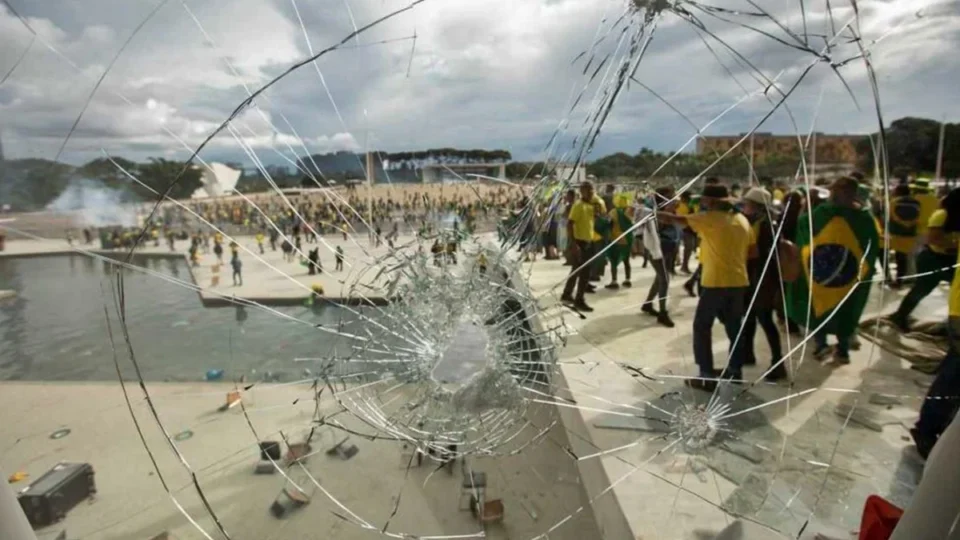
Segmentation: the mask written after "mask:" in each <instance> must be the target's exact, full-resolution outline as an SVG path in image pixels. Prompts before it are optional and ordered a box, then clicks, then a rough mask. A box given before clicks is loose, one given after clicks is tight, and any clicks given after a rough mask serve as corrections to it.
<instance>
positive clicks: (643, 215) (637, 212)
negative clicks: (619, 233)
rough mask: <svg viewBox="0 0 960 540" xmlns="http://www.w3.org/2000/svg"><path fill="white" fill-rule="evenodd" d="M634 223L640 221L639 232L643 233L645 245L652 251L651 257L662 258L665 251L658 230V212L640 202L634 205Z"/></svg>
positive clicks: (648, 250) (654, 258)
mask: <svg viewBox="0 0 960 540" xmlns="http://www.w3.org/2000/svg"><path fill="white" fill-rule="evenodd" d="M633 215H634V216H635V218H634V219H635V220H636V221H634V223H640V224H641V225H640V226H639V227H637V231H638V233H639V234H642V235H643V247H644V249H646V250H647V252H649V253H650V258H651V259H653V260H655V261H656V260H660V259H662V258H663V251H661V249H660V233H659V232H658V231H657V218H656V213H655V212H654V211H653V210H651V209H650V208H648V207H647V206H646V205H643V204H639V205H637V206H635V207H634V212H633Z"/></svg>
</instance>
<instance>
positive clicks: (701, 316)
mask: <svg viewBox="0 0 960 540" xmlns="http://www.w3.org/2000/svg"><path fill="white" fill-rule="evenodd" d="M733 202H734V201H733V199H732V198H731V197H730V191H729V190H728V189H727V187H726V186H724V185H722V184H711V185H706V186H704V188H703V193H702V195H701V196H700V205H701V207H702V208H703V210H705V211H703V212H700V213H697V214H690V215H688V216H686V217H681V216H676V215H673V216H666V217H667V218H668V219H671V220H673V221H674V222H676V223H679V224H681V225H686V226H688V227H690V228H691V229H693V231H694V232H695V233H697V236H699V237H700V265H701V267H702V274H701V277H700V280H701V281H700V300H699V301H698V302H697V311H696V313H695V314H694V317H693V357H694V361H695V362H696V363H697V366H698V367H699V369H700V378H698V379H688V380H687V381H686V384H687V386H689V387H691V388H695V389H697V390H705V391H708V392H712V391H713V390H715V389H716V386H717V383H716V380H715V379H716V378H717V376H718V375H722V376H724V377H728V378H732V379H741V378H742V377H743V371H742V370H743V362H744V350H745V347H744V343H743V340H741V339H739V337H740V327H741V325H742V320H743V314H744V298H745V297H746V291H747V287H748V286H749V285H750V278H749V277H748V274H747V259H748V257H749V255H750V253H751V250H752V251H753V252H754V253H755V252H756V238H755V236H754V232H753V228H752V227H750V222H749V221H748V220H747V218H746V217H744V215H743V214H741V213H739V212H735V211H734V208H733ZM716 319H719V320H720V322H721V323H723V327H724V330H725V331H726V334H727V338H728V339H729V340H730V344H731V351H730V363H729V365H727V367H726V368H725V369H724V371H723V373H718V372H717V371H716V370H715V369H714V367H713V331H712V328H713V322H714V320H716ZM734 344H736V346H734Z"/></svg>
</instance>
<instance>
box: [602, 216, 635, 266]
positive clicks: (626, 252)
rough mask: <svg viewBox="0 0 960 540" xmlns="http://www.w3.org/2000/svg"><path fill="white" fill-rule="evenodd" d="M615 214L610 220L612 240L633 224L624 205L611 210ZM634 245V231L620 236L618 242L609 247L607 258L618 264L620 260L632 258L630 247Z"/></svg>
mask: <svg viewBox="0 0 960 540" xmlns="http://www.w3.org/2000/svg"><path fill="white" fill-rule="evenodd" d="M611 213H612V214H613V215H612V216H611V217H612V219H611V220H610V224H611V231H610V242H613V241H614V240H616V239H617V238H618V237H619V236H620V235H621V234H623V232H624V231H627V230H629V229H630V227H632V226H633V223H632V222H631V220H630V218H629V217H627V211H626V209H625V208H623V207H619V206H618V207H617V208H614V209H613V212H611ZM632 247H633V231H631V232H628V233H627V234H625V235H624V236H623V238H620V240H618V241H617V242H616V243H614V244H613V245H612V246H610V247H609V248H607V258H608V259H610V262H612V263H614V264H618V263H619V262H620V261H625V260H627V259H629V258H630V249H631V248H632Z"/></svg>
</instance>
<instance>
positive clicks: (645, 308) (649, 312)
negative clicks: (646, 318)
mask: <svg viewBox="0 0 960 540" xmlns="http://www.w3.org/2000/svg"><path fill="white" fill-rule="evenodd" d="M640 311H642V312H643V313H645V314H647V315H650V316H652V317H659V316H660V313H659V312H658V311H657V310H655V309H653V306H651V305H650V304H646V305H644V306H643V307H642V308H640Z"/></svg>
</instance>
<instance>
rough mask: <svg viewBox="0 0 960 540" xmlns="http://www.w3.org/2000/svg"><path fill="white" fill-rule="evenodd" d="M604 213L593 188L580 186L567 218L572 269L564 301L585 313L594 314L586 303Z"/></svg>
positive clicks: (590, 185)
mask: <svg viewBox="0 0 960 540" xmlns="http://www.w3.org/2000/svg"><path fill="white" fill-rule="evenodd" d="M598 201H599V204H598ZM603 210H604V208H603V201H602V200H599V198H598V197H596V195H595V194H594V192H593V184H591V183H590V182H584V183H582V184H580V199H579V200H577V201H576V202H574V203H573V204H572V205H571V206H570V214H569V215H568V216H567V237H568V238H569V239H570V242H569V246H570V248H569V249H570V263H571V268H570V276H569V277H568V278H567V283H566V285H564V287H563V294H562V295H561V296H560V301H561V302H564V303H565V304H570V305H571V306H572V307H573V308H574V309H576V310H578V311H582V312H591V311H593V308H591V307H590V306H588V305H587V303H586V301H585V300H584V296H585V295H586V293H587V291H588V290H589V289H590V265H589V264H587V261H590V259H591V258H592V257H593V255H594V250H593V246H594V243H595V238H597V237H598V236H599V235H598V234H597V231H596V218H597V215H599V214H601V213H602V212H603ZM574 289H576V296H574Z"/></svg>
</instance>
